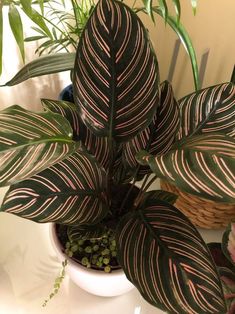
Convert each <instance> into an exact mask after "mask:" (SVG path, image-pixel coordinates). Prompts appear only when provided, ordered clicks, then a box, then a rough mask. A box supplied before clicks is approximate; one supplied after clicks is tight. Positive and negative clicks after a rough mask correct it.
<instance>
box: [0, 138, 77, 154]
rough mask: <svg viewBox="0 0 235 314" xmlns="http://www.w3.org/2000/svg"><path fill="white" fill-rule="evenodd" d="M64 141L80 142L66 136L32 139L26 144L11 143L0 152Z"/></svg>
mask: <svg viewBox="0 0 235 314" xmlns="http://www.w3.org/2000/svg"><path fill="white" fill-rule="evenodd" d="M60 142H61V143H64V144H67V143H68V144H73V143H74V144H76V143H78V142H75V141H74V140H72V139H65V138H53V139H52V140H51V139H47V140H38V141H32V142H28V143H26V144H21V145H17V144H14V145H11V146H10V147H8V148H7V149H4V150H2V151H1V150H0V153H2V152H6V151H11V150H16V149H17V150H18V149H22V148H24V147H29V146H33V145H40V144H47V143H51V144H52V143H60Z"/></svg>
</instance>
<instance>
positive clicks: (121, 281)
mask: <svg viewBox="0 0 235 314" xmlns="http://www.w3.org/2000/svg"><path fill="white" fill-rule="evenodd" d="M49 231H50V238H51V242H52V245H53V247H54V249H55V251H56V254H57V255H58V257H59V259H60V260H61V261H64V260H65V258H68V257H67V256H66V255H65V254H64V253H62V251H61V245H60V243H59V241H58V238H57V236H56V233H55V225H54V224H51V225H50V227H49ZM66 272H67V273H68V275H69V276H70V278H71V280H72V281H73V282H74V283H75V284H77V285H78V286H79V287H80V288H82V289H84V290H85V291H87V292H89V293H91V294H95V295H98V296H103V297H113V296H118V295H121V294H124V293H127V292H128V291H130V290H132V289H133V288H134V286H133V285H132V283H131V282H130V281H129V280H128V279H127V278H126V275H125V274H124V272H123V271H122V270H114V271H113V272H112V273H110V274H106V273H105V272H102V271H98V270H94V269H87V268H86V267H83V266H82V265H79V264H78V263H76V262H75V261H73V260H72V259H70V258H69V259H68V265H67V267H66Z"/></svg>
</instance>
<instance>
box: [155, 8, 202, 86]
mask: <svg viewBox="0 0 235 314" xmlns="http://www.w3.org/2000/svg"><path fill="white" fill-rule="evenodd" d="M153 10H154V11H155V12H156V13H157V14H158V15H160V16H161V17H163V18H164V15H163V14H162V11H161V10H160V9H159V8H156V7H154V8H153ZM166 22H167V24H169V26H170V27H171V28H172V29H173V30H174V31H175V33H176V34H177V35H178V37H179V38H180V40H181V43H182V44H183V46H184V48H185V50H186V51H187V53H188V55H189V58H190V61H191V66H192V72H193V78H194V85H195V89H196V90H198V89H199V74H198V65H197V58H196V53H195V50H194V48H193V44H192V41H191V39H190V37H189V35H188V33H187V31H186V29H185V28H184V26H183V25H182V24H181V22H179V21H177V19H176V18H175V17H173V16H169V15H168V16H167V20H166Z"/></svg>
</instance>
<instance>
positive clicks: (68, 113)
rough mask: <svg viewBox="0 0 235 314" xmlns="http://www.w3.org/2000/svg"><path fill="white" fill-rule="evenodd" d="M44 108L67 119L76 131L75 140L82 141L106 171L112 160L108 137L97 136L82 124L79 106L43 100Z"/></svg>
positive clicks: (65, 102)
mask: <svg viewBox="0 0 235 314" xmlns="http://www.w3.org/2000/svg"><path fill="white" fill-rule="evenodd" d="M41 101H42V105H43V107H44V108H46V109H48V110H51V111H52V112H56V113H59V114H61V115H62V116H63V117H65V118H66V119H67V120H68V121H69V122H70V124H71V126H72V128H73V131H74V138H75V139H76V140H80V141H81V142H82V143H83V145H84V146H85V148H86V149H87V151H88V152H89V153H90V154H92V155H93V156H95V158H96V160H97V161H98V162H99V163H100V164H101V166H103V167H104V168H105V169H106V170H107V169H108V167H109V164H110V160H111V155H112V154H111V151H110V148H111V147H110V145H109V143H108V139H107V137H97V136H95V135H94V134H93V133H92V132H91V131H90V130H89V129H88V128H87V127H86V126H85V125H84V123H83V122H82V120H81V118H80V116H79V112H78V106H77V105H75V104H74V103H71V102H67V101H59V100H52V99H42V100H41Z"/></svg>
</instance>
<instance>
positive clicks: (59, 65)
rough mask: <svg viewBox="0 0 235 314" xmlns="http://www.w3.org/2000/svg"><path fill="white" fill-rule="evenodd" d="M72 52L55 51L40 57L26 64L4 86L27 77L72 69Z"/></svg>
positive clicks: (24, 79)
mask: <svg viewBox="0 0 235 314" xmlns="http://www.w3.org/2000/svg"><path fill="white" fill-rule="evenodd" d="M74 59H75V54H74V53H56V54H53V55H49V56H45V57H40V58H38V59H35V60H33V61H32V62H29V63H28V64H26V65H25V66H24V67H23V68H22V69H21V70H20V71H19V72H18V73H17V74H16V75H15V76H14V77H13V78H12V79H11V80H10V81H9V82H7V83H6V84H4V86H13V85H17V84H19V83H22V82H24V81H26V80H28V79H29V78H32V77H36V76H41V75H46V74H52V73H58V72H62V71H68V70H72V69H73V66H74Z"/></svg>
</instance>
